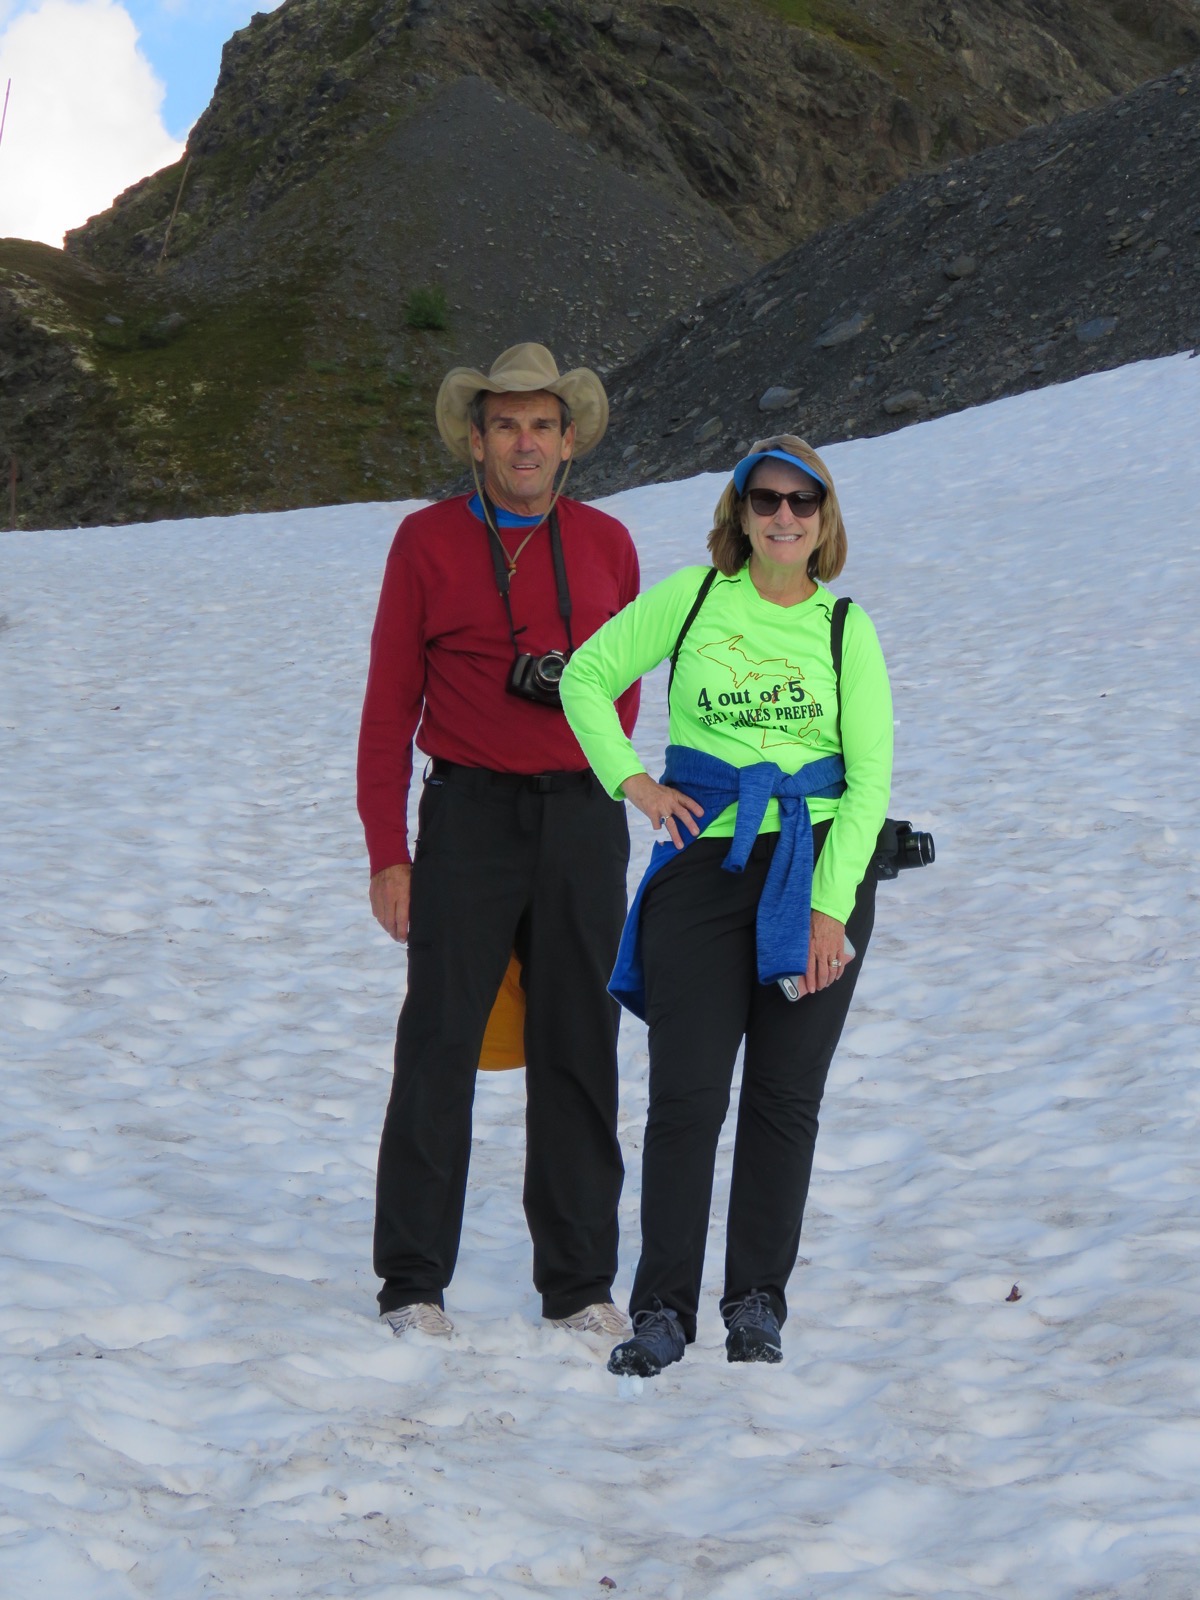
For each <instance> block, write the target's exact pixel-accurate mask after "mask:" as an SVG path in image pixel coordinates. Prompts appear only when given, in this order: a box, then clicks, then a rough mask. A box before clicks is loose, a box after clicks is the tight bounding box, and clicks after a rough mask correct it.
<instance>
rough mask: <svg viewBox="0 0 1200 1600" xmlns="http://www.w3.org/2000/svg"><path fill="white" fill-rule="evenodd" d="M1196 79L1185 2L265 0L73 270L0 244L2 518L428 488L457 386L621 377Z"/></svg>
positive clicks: (77, 247)
mask: <svg viewBox="0 0 1200 1600" xmlns="http://www.w3.org/2000/svg"><path fill="white" fill-rule="evenodd" d="M1198 53H1200V0H1009V3H1007V4H1006V5H1005V6H1004V7H1003V8H1001V7H997V6H996V5H995V3H994V0H959V3H956V4H949V3H942V0H936V3H935V0H889V3H888V4H886V5H885V4H883V0H879V3H873V0H863V3H858V4H850V3H843V0H692V3H690V4H687V5H682V4H673V3H666V4H660V3H655V0H622V3H620V4H615V5H614V4H607V3H603V0H544V3H541V4H539V3H531V4H529V5H520V4H517V5H514V4H512V3H511V0H340V3H339V4H338V5H337V6H332V5H329V4H328V3H327V0H285V3H284V4H283V5H282V6H280V7H279V9H278V10H276V11H274V12H272V13H270V14H267V15H260V16H258V17H256V18H255V19H254V20H253V22H252V23H251V24H250V25H249V26H248V27H247V28H245V29H243V30H242V31H241V32H240V33H238V34H235V35H234V37H233V38H232V39H231V40H230V42H229V44H228V46H227V47H226V51H225V56H224V60H223V65H222V71H221V77H220V80H219V82H218V85H217V89H216V92H215V94H214V97H213V101H212V104H211V105H210V107H209V108H208V110H207V112H206V113H205V114H204V116H203V117H202V118H201V119H200V121H199V122H198V124H197V125H196V128H195V129H194V130H193V132H192V135H191V137H190V139H189V143H188V152H187V156H186V158H185V161H184V162H182V163H180V165H179V166H178V167H174V168H170V169H167V170H165V171H164V172H161V173H158V174H155V175H154V176H153V177H151V178H148V179H146V180H145V181H144V182H142V183H140V184H138V185H135V187H134V188H133V189H131V190H130V191H129V192H128V193H127V194H125V195H123V196H121V197H120V199H119V200H118V201H117V202H116V203H115V204H114V206H113V207H112V208H111V209H110V210H109V211H108V212H106V213H104V214H103V215H102V216H100V217H98V218H95V219H93V220H92V221H91V222H90V223H89V224H88V225H87V226H86V227H84V228H82V229H79V230H77V231H76V232H75V233H74V234H72V235H71V236H70V239H69V241H68V251H67V254H66V255H65V256H64V255H61V254H59V253H57V252H51V251H45V250H43V249H41V248H40V247H36V246H30V245H28V244H22V243H21V242H19V241H0V455H3V456H4V457H7V456H9V455H15V456H16V457H17V459H18V462H19V467H20V473H21V479H20V485H19V506H20V518H21V520H22V522H23V523H24V524H25V525H27V526H37V525H47V524H48V523H62V522H102V521H123V520H130V519H135V518H141V517H147V516H162V515H183V514H195V513H197V512H227V511H233V510H239V509H245V508H268V507H278V506H285V505H293V504H299V503H319V502H322V501H329V500H353V499H360V498H378V497H384V496H392V495H399V494H405V493H413V492H421V491H424V490H428V489H429V488H430V487H431V486H432V485H433V484H434V483H436V482H437V481H438V479H439V477H440V475H441V474H442V472H443V471H444V458H443V457H442V454H441V451H440V446H439V445H438V443H437V441H436V436H435V435H434V433H433V427H432V395H433V392H434V390H435V388H436V384H437V381H438V379H439V378H440V376H441V373H442V372H443V371H444V369H445V368H446V367H447V366H449V365H451V364H453V363H454V362H457V361H472V362H474V361H478V360H482V359H485V358H487V357H488V356H489V355H490V354H492V353H494V352H495V351H496V350H498V349H499V348H501V347H502V346H503V345H504V344H507V343H510V342H512V340H514V339H518V338H524V337H537V338H541V339H544V340H546V341H547V342H549V343H551V344H552V345H553V346H554V347H555V348H556V350H557V351H558V352H559V353H560V355H561V357H562V358H563V359H564V360H566V361H569V362H574V361H578V360H586V361H590V362H593V363H596V364H598V365H601V366H603V367H612V366H615V365H616V364H618V363H619V362H620V361H622V360H627V359H629V358H631V357H632V356H633V355H634V354H635V352H636V351H637V350H638V349H639V348H640V347H641V346H642V345H643V344H644V342H645V340H646V338H647V337H648V336H649V334H650V333H651V332H652V331H653V330H654V329H656V328H658V327H660V326H662V325H663V323H664V322H666V321H667V320H668V319H670V318H672V317H673V316H675V315H677V314H678V313H680V312H681V311H684V310H686V309H687V308H690V307H691V306H693V305H694V303H695V302H696V300H697V299H698V298H704V297H709V296H711V295H713V294H714V293H715V292H719V291H721V290H723V289H724V288H726V287H727V286H728V285H730V284H733V283H737V282H740V281H742V280H743V279H744V278H745V277H746V274H747V273H749V272H753V271H754V270H755V268H756V267H757V266H758V265H760V264H761V263H762V262H764V261H767V260H769V259H771V258H772V257H773V256H775V255H776V254H777V253H778V251H779V250H780V249H782V248H784V247H786V246H789V245H793V244H795V243H796V241H798V240H803V239H806V238H809V237H810V236H812V235H813V234H814V233H815V231H816V230H818V229H819V228H821V227H823V226H825V225H827V224H829V223H831V222H838V221H840V220H844V219H846V218H848V217H850V216H853V215H855V214H857V213H858V212H859V211H860V210H861V209H862V208H863V207H864V206H865V205H867V204H869V202H870V201H871V200H872V199H874V198H876V197H877V196H879V195H881V194H884V193H886V192H887V191H888V190H889V189H890V188H891V187H892V186H893V185H894V184H895V183H896V182H897V181H899V180H901V179H902V178H903V177H904V176H905V175H906V174H909V173H913V172H921V171H930V170H933V169H935V168H936V167H937V166H938V165H939V164H941V163H942V162H944V161H946V160H947V159H950V158H951V157H954V156H956V155H962V154H964V153H968V152H971V151H974V150H977V149H979V148H980V147H984V146H989V145H992V144H995V143H996V141H998V140H1002V139H1004V138H1006V137H1008V136H1010V135H1012V134H1013V133H1015V132H1017V131H1019V130H1020V129H1022V128H1024V127H1027V126H1029V125H1030V124H1038V123H1044V122H1046V121H1048V120H1049V119H1051V118H1053V117H1055V116H1058V115H1060V114H1061V113H1063V112H1070V111H1074V110H1077V109H1079V108H1081V107H1084V106H1088V105H1095V104H1097V103H1099V102H1102V101H1103V100H1104V99H1105V98H1106V97H1107V96H1109V95H1110V94H1111V93H1112V92H1114V91H1116V90H1120V89H1122V88H1125V87H1128V86H1129V85H1131V84H1134V83H1137V82H1140V81H1143V80H1144V79H1145V78H1146V77H1147V76H1149V75H1151V74H1153V73H1156V72H1161V71H1163V70H1164V69H1165V68H1167V67H1169V66H1171V65H1173V64H1174V63H1176V62H1179V61H1182V60H1185V59H1190V58H1192V57H1194V56H1195V55H1196V54H1198ZM623 448H626V446H623ZM0 464H2V463H0Z"/></svg>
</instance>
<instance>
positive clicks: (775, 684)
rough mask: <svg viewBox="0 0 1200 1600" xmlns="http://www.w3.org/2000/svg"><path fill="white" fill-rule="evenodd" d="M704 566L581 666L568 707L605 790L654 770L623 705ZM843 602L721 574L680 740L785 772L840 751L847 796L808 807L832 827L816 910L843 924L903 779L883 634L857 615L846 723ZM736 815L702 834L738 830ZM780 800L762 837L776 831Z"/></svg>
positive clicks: (675, 739) (623, 620)
mask: <svg viewBox="0 0 1200 1600" xmlns="http://www.w3.org/2000/svg"><path fill="white" fill-rule="evenodd" d="M707 570H708V569H707V568H706V567H684V568H683V569H682V570H681V571H679V572H676V573H674V574H673V575H672V576H671V577H669V578H666V579H664V580H663V582H662V583H658V584H655V585H654V587H653V588H651V589H648V590H646V591H645V592H644V593H643V594H642V595H640V596H639V597H638V598H637V599H636V600H634V601H631V603H630V604H629V605H627V606H626V607H625V609H624V610H623V611H620V612H618V614H617V615H616V616H615V617H613V618H612V619H611V620H610V621H608V622H606V623H605V624H604V625H603V627H601V628H600V629H598V630H597V632H596V633H594V634H593V635H592V637H591V638H590V639H589V640H588V641H587V642H586V644H583V645H581V646H580V648H579V649H578V650H576V651H575V653H574V655H573V656H572V657H571V660H570V662H569V663H568V665H567V668H566V671H565V672H564V673H563V678H562V702H563V708H564V710H565V711H566V714H567V718H568V720H569V722H570V724H571V727H572V729H573V730H574V733H575V737H576V738H577V739H578V740H579V743H580V744H581V745H582V747H583V751H584V754H585V755H586V756H587V758H588V761H589V762H590V763H591V765H592V768H593V770H594V771H595V773H596V775H597V777H598V778H599V779H600V781H601V783H603V785H604V786H605V788H606V789H607V790H608V792H609V793H610V794H611V795H613V796H614V797H617V798H619V797H620V795H621V784H622V783H623V782H624V780H625V779H626V778H629V777H632V776H633V775H634V774H635V773H639V772H645V771H646V768H645V766H644V765H643V764H642V762H641V761H640V760H639V758H638V755H637V752H636V751H635V750H634V748H633V745H632V743H631V742H630V740H629V739H628V738H627V737H626V735H625V733H624V731H623V729H622V728H621V724H620V723H619V721H618V720H617V714H616V711H615V709H614V707H613V701H614V700H616V699H617V697H618V696H619V695H620V694H621V693H622V692H623V691H624V690H625V689H626V688H628V686H629V685H630V684H631V683H632V682H633V681H634V679H635V678H639V677H641V676H642V675H643V674H644V673H646V672H649V671H651V670H652V669H653V668H654V667H656V666H657V665H658V664H659V662H661V661H665V660H666V659H667V658H668V657H669V656H670V654H671V651H672V650H673V649H674V648H675V641H676V639H677V638H678V637H679V630H680V628H682V626H683V624H684V620H685V618H686V617H687V614H688V612H689V611H690V610H691V608H692V605H693V603H694V601H695V599H696V595H697V592H698V591H699V587H700V583H701V580H702V579H703V577H704V574H705V572H706V571H707ZM833 604H834V596H833V595H832V594H831V593H830V592H829V590H828V589H825V588H823V587H821V586H820V585H818V587H817V591H816V593H815V594H814V595H812V596H810V598H809V599H807V600H803V601H801V602H800V603H799V604H798V605H792V606H779V605H775V604H774V603H773V602H772V601H769V600H764V599H763V598H762V596H761V595H760V594H759V593H758V591H757V589H755V587H754V585H753V583H752V582H751V580H750V574H749V570H748V569H747V568H746V567H743V568H742V570H741V571H740V572H738V573H737V574H736V575H735V576H734V577H732V578H725V577H718V578H717V579H716V581H715V582H714V583H713V586H712V588H711V589H710V590H709V592H708V595H707V596H706V598H705V601H704V604H703V605H702V606H701V608H700V611H699V612H698V614H697V616H696V618H695V620H694V621H693V623H692V625H691V627H690V628H689V630H688V634H687V638H686V639H685V641H684V645H683V649H682V650H681V652H680V655H679V661H678V663H677V666H676V671H675V681H674V683H673V684H672V687H671V699H670V741H671V743H672V744H680V745H689V746H691V747H692V749H695V750H704V751H706V752H707V753H708V754H710V755H714V756H718V757H719V758H720V759H721V760H722V761H728V762H729V763H730V764H731V765H732V766H737V767H744V766H749V765H750V764H751V763H753V762H756V761H773V762H775V764H776V765H777V766H778V767H779V768H780V769H781V770H782V771H783V772H786V773H794V772H799V770H800V769H801V767H804V766H807V764H808V763H809V762H810V761H817V760H820V759H821V758H822V757H824V756H830V755H837V754H838V753H839V752H840V753H841V755H842V757H843V759H844V760H845V763H846V792H845V794H844V795H842V797H841V798H840V799H838V800H818V799H813V800H810V801H809V803H808V805H809V811H810V813H811V815H812V819H813V821H814V822H822V821H825V820H827V819H832V821H833V826H832V827H831V828H830V830H829V836H828V838H827V839H826V841H825V846H824V848H823V849H822V851H821V855H820V859H819V860H818V862H817V865H816V870H815V872H814V874H813V896H812V903H813V907H814V908H815V909H816V910H818V911H823V912H825V913H826V915H828V916H831V917H835V918H836V919H837V920H838V921H839V922H845V920H846V918H847V917H848V916H849V914H850V911H851V910H852V908H853V905H854V893H855V890H856V888H857V887H858V884H859V883H860V881H861V880H862V876H863V873H864V872H865V870H866V866H867V863H868V861H869V860H870V859H871V856H872V854H873V852H874V849H875V841H876V838H877V836H878V833H879V829H880V827H881V826H882V823H883V819H884V817H885V815H886V813H887V804H888V796H889V791H890V786H891V777H892V696H891V689H890V687H889V685H888V677H887V668H886V666H885V665H884V660H883V652H882V651H881V649H880V647H879V640H878V638H877V637H876V634H875V629H874V627H873V625H872V623H871V619H870V618H869V617H868V616H867V614H866V612H865V611H863V610H861V608H860V607H858V606H851V607H850V611H849V614H848V615H847V618H846V631H845V635H844V638H843V645H842V719H841V739H840V741H839V738H838V709H837V680H836V677H835V675H834V670H833V657H832V655H831V653H830V641H829V624H830V617H831V614H832V611H833ZM736 811H737V807H736V805H734V806H730V807H728V809H727V810H725V811H723V812H722V813H721V815H720V816H719V817H717V818H715V819H714V821H713V822H712V823H711V824H710V825H709V826H708V827H707V828H706V829H705V833H706V835H708V836H710V837H725V838H728V837H730V836H731V835H732V833H733V827H734V818H735V815H736ZM778 830H779V805H778V802H777V801H774V800H772V801H771V803H770V804H769V805H768V807H767V812H766V815H765V817H764V818H763V824H762V829H761V831H762V832H764V833H770V832H778Z"/></svg>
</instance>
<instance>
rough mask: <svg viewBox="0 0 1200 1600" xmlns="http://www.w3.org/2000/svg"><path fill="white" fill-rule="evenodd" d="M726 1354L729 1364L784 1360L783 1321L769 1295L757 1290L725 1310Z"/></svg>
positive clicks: (730, 1304)
mask: <svg viewBox="0 0 1200 1600" xmlns="http://www.w3.org/2000/svg"><path fill="white" fill-rule="evenodd" d="M724 1316H725V1326H726V1327H727V1328H728V1329H729V1332H728V1334H727V1335H726V1337H725V1355H726V1358H727V1359H728V1360H729V1361H770V1362H772V1363H774V1362H777V1361H782V1360H783V1341H782V1340H781V1339H780V1337H779V1318H778V1317H777V1316H776V1315H775V1313H774V1311H772V1309H771V1302H770V1300H768V1298H767V1296H766V1295H765V1294H762V1293H760V1292H759V1291H758V1290H755V1291H754V1292H753V1293H751V1294H748V1295H747V1296H746V1297H745V1299H744V1300H733V1301H731V1302H730V1303H729V1305H728V1306H726V1307H725V1311H724Z"/></svg>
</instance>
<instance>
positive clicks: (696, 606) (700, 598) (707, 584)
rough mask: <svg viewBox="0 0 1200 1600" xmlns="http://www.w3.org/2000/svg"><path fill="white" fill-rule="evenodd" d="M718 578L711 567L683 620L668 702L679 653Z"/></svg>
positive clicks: (674, 658) (675, 654) (668, 689)
mask: <svg viewBox="0 0 1200 1600" xmlns="http://www.w3.org/2000/svg"><path fill="white" fill-rule="evenodd" d="M716 578H717V569H716V567H709V569H708V571H707V572H706V573H705V574H704V577H703V578H702V579H701V580H700V589H699V592H698V593H697V595H696V598H695V600H693V601H692V609H691V610H690V611H689V612H688V614H687V616H686V617H685V618H684V619H683V627H682V628H680V630H679V637H678V639H676V641H675V648H674V650H672V651H671V675H670V677H669V678H668V679H667V699H668V700H670V698H671V685H672V684H673V683H674V682H675V666H676V663H677V662H678V660H679V652H680V651H681V650H682V649H683V641H684V640H685V639H686V638H687V636H688V629H689V628H690V627H691V625H692V623H693V622H695V620H696V615H697V613H698V612H699V610H700V607H701V606H702V605H703V604H704V599H705V596H706V595H707V594H708V591H709V590H710V589H711V588H712V586H713V584H714V583H715V582H716Z"/></svg>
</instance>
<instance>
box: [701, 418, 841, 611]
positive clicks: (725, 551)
mask: <svg viewBox="0 0 1200 1600" xmlns="http://www.w3.org/2000/svg"><path fill="white" fill-rule="evenodd" d="M763 450H782V451H783V452H784V453H785V454H786V455H789V456H795V458H796V460H797V461H802V462H804V464H805V465H806V466H810V467H812V469H813V471H814V472H815V473H816V474H817V476H818V477H819V478H820V480H821V482H822V483H823V484H824V485H825V498H824V500H823V501H822V502H821V509H820V511H819V512H818V513H817V515H818V516H819V518H820V526H819V527H818V529H817V543H816V547H815V548H814V550H813V553H812V555H811V556H809V558H808V575H809V577H810V578H813V579H818V578H819V579H820V581H821V582H822V583H827V582H828V581H829V579H830V578H836V577H837V575H838V573H839V572H840V571H841V570H842V568H843V567H844V566H845V565H846V549H847V545H846V524H845V523H844V522H843V521H842V508H841V506H840V505H839V504H838V497H837V491H836V489H835V488H834V486H833V474H832V473H831V472H830V470H829V468H828V467H827V466H826V465H825V463H824V462H823V461H822V460H821V458H820V456H819V455H818V454H817V452H816V451H815V450H814V449H813V447H812V445H810V444H807V443H806V442H805V441H804V440H803V439H798V438H797V437H796V435H795V434H794V433H781V434H776V436H775V437H774V438H772V439H760V440H759V441H758V443H757V444H754V445H752V446H751V447H750V450H749V452H748V454H750V455H752V456H756V455H758V454H759V452H760V451H763ZM754 470H757V468H755V469H754ZM753 477H754V471H751V473H750V479H752V478H753ZM750 479H747V482H746V487H747V489H749V487H750ZM745 510H746V496H745V495H742V494H739V493H738V492H737V488H736V486H735V484H734V481H733V479H732V478H730V480H729V482H728V484H727V485H726V486H725V492H724V493H723V494H722V496H721V498H720V499H719V500H718V501H717V509H716V510H715V511H714V512H713V525H712V532H711V533H710V534H709V536H708V548H709V550H710V551H711V552H712V558H713V566H714V567H716V568H717V570H718V572H721V573H723V574H724V576H725V577H727V578H732V577H733V575H734V574H735V573H737V572H740V571H741V569H742V568H743V567H744V566H745V565H746V563H747V561H749V559H750V540H749V537H748V536H747V533H746V528H745Z"/></svg>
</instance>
